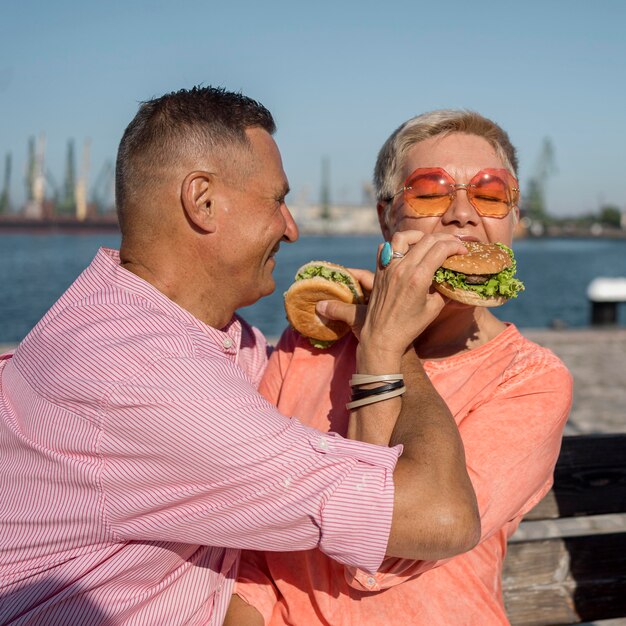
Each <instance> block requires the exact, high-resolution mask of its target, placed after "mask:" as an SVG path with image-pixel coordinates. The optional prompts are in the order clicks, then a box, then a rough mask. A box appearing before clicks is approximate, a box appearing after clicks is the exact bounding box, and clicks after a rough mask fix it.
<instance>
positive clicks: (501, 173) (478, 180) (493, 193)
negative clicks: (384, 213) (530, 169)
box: [394, 167, 519, 217]
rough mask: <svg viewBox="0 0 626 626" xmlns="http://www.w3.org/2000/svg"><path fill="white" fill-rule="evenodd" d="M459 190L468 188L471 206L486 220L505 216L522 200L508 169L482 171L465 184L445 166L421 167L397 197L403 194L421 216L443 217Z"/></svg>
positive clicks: (405, 182)
mask: <svg viewBox="0 0 626 626" xmlns="http://www.w3.org/2000/svg"><path fill="white" fill-rule="evenodd" d="M457 189H465V191H466V192H467V198H468V200H469V201H470V203H471V205H472V206H473V207H474V208H475V209H476V211H477V212H478V214H479V215H482V216H483V217H505V216H506V215H508V214H509V212H510V211H511V209H512V208H513V207H514V206H515V205H516V204H517V202H518V200H519V184H518V182H517V180H516V179H515V177H514V176H513V175H512V174H511V172H509V171H508V170H505V169H484V170H480V172H478V173H477V174H476V175H475V176H473V177H472V179H471V180H470V181H469V183H464V184H462V183H457V182H456V181H455V180H454V178H452V176H450V174H448V172H446V170H444V169H443V168H441V167H419V168H417V169H416V170H415V171H414V172H413V173H412V174H410V175H409V176H408V177H407V179H406V180H405V181H404V187H402V189H400V191H398V193H396V194H394V197H395V196H397V195H398V194H399V193H402V194H403V197H404V201H405V202H406V204H407V205H408V206H409V207H410V208H411V209H413V211H414V212H415V214H416V215H417V216H419V217H422V216H439V215H443V214H444V213H445V212H446V211H447V210H448V209H449V208H450V205H451V204H452V201H453V200H454V198H455V196H456V192H457Z"/></svg>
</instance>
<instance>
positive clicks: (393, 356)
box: [356, 344, 402, 374]
mask: <svg viewBox="0 0 626 626" xmlns="http://www.w3.org/2000/svg"><path fill="white" fill-rule="evenodd" d="M401 363H402V354H398V353H394V352H391V351H389V352H386V351H383V350H376V349H373V348H372V347H370V346H364V345H362V344H359V345H358V346H357V349H356V371H357V373H358V374H394V373H396V372H399V371H400V365H401Z"/></svg>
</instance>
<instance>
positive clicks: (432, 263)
mask: <svg viewBox="0 0 626 626" xmlns="http://www.w3.org/2000/svg"><path fill="white" fill-rule="evenodd" d="M390 243H391V246H392V248H393V250H394V252H400V253H402V254H403V255H404V256H403V257H402V258H394V259H392V261H391V262H390V263H389V265H388V266H387V267H385V268H383V267H381V266H380V263H379V264H378V269H377V271H376V274H372V272H369V271H367V270H357V269H350V271H351V272H352V273H353V274H354V275H355V277H356V278H357V279H358V280H359V282H360V283H361V286H362V287H363V289H364V291H365V292H366V293H368V292H370V293H369V303H368V304H367V306H366V305H351V304H345V303H341V302H337V301H323V302H318V304H317V306H316V311H317V312H318V313H319V314H320V315H323V316H325V317H328V318H330V319H338V320H342V321H344V322H347V323H348V324H349V325H350V326H351V327H352V330H353V332H354V334H355V335H356V336H357V337H359V338H360V339H361V340H362V341H363V342H364V343H366V344H367V345H368V347H371V348H374V349H376V350H377V351H382V352H389V353H393V354H394V355H396V356H397V355H401V354H403V353H404V351H405V350H406V348H408V346H409V345H410V344H411V343H412V342H413V341H414V340H415V339H416V338H417V337H418V336H419V335H420V334H421V333H422V332H423V330H424V329H425V328H426V327H427V326H428V325H429V324H430V323H431V322H432V321H433V320H434V319H435V318H436V317H437V316H438V315H439V313H440V312H441V309H442V308H443V306H444V304H445V298H444V297H443V296H441V294H439V293H438V292H437V291H435V290H434V289H433V288H432V280H433V275H434V273H435V271H436V270H437V269H438V268H439V267H441V264H442V263H443V262H444V261H445V259H447V258H448V257H449V256H452V255H454V254H463V253H465V252H466V249H465V247H464V246H463V244H462V243H461V241H460V240H459V239H457V238H456V237H454V236H452V235H444V234H442V233H437V234H424V233H422V232H421V231H415V230H411V231H402V232H398V233H395V234H394V235H393V237H392V240H391V242H390ZM381 248H382V244H381V246H379V249H378V256H379V257H380V250H381Z"/></svg>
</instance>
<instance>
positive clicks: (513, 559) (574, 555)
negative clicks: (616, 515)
mask: <svg viewBox="0 0 626 626" xmlns="http://www.w3.org/2000/svg"><path fill="white" fill-rule="evenodd" d="M503 591H504V597H505V605H506V608H507V613H508V615H509V619H510V620H511V623H512V624H515V625H516V626H545V625H547V624H573V623H579V622H581V621H584V620H594V619H608V618H614V617H621V616H624V615H626V532H624V533H613V534H608V535H592V536H585V537H574V538H569V539H548V540H540V541H528V542H522V543H519V544H513V545H511V546H510V547H509V552H508V554H507V559H506V562H505V568H504V574H503Z"/></svg>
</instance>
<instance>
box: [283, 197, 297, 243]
mask: <svg viewBox="0 0 626 626" xmlns="http://www.w3.org/2000/svg"><path fill="white" fill-rule="evenodd" d="M280 210H281V211H282V214H283V219H284V220H285V232H284V234H283V241H286V242H288V243H293V242H294V241H297V240H298V237H299V236H300V234H299V232H298V225H297V224H296V222H295V220H294V219H293V215H291V211H290V210H289V208H288V207H287V205H286V204H285V203H284V202H283V205H282V206H281V209H280Z"/></svg>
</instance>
